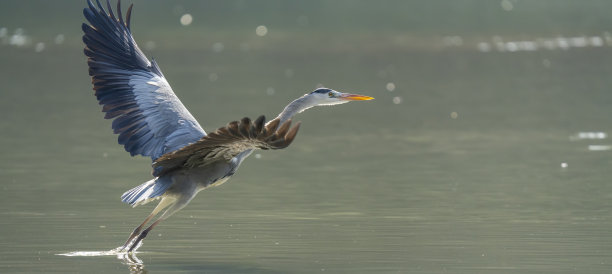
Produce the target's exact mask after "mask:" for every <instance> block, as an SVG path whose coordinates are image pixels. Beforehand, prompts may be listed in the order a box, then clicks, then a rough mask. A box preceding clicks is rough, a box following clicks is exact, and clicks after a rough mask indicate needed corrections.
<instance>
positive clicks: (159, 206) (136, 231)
mask: <svg viewBox="0 0 612 274" xmlns="http://www.w3.org/2000/svg"><path fill="white" fill-rule="evenodd" d="M174 202H175V200H174V199H168V198H166V197H164V198H162V200H161V201H160V202H159V204H157V206H156V207H155V209H153V212H151V214H150V215H149V216H148V217H147V218H146V219H145V220H144V222H142V224H140V225H139V226H138V227H136V228H135V229H134V231H132V234H130V237H129V238H128V239H127V241H125V244H123V246H121V247H119V248H117V249H116V250H117V251H123V250H125V249H126V248H127V247H128V246H129V245H130V243H131V242H132V241H134V238H136V236H138V235H140V234H141V233H140V231H141V230H142V228H143V227H144V226H145V225H146V224H147V223H148V222H149V221H150V220H151V219H152V218H153V217H154V216H155V215H157V214H158V213H159V212H160V211H161V210H162V209H164V208H166V207H168V206H169V205H171V204H173V203H174ZM143 238H144V237H143ZM133 248H134V245H132V248H130V250H131V249H133Z"/></svg>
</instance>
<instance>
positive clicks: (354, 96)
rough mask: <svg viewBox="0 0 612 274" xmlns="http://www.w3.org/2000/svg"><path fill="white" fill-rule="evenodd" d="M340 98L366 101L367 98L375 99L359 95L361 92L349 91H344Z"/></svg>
mask: <svg viewBox="0 0 612 274" xmlns="http://www.w3.org/2000/svg"><path fill="white" fill-rule="evenodd" d="M338 98H339V99H342V100H348V101H366V100H372V99H374V97H370V96H365V95H359V94H349V93H342V95H340V97H338Z"/></svg>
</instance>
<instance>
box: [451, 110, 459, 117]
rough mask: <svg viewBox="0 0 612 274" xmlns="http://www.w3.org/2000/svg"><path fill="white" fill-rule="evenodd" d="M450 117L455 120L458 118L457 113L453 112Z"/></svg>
mask: <svg viewBox="0 0 612 274" xmlns="http://www.w3.org/2000/svg"><path fill="white" fill-rule="evenodd" d="M450 117H451V119H457V118H459V113H457V112H455V111H453V112H451V114H450Z"/></svg>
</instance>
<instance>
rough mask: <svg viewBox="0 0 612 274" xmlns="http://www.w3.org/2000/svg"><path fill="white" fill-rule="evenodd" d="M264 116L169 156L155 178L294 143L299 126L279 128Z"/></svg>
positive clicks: (160, 163) (155, 165) (157, 168)
mask: <svg viewBox="0 0 612 274" xmlns="http://www.w3.org/2000/svg"><path fill="white" fill-rule="evenodd" d="M264 121H265V117H264V116H260V117H259V118H257V119H256V120H255V121H251V119H249V118H246V117H245V118H243V119H242V120H240V121H233V122H230V123H228V124H227V126H225V127H221V128H219V129H217V130H216V131H214V132H212V133H210V134H208V135H206V136H205V137H203V138H202V139H200V140H199V141H197V142H195V143H193V144H190V145H188V146H185V147H183V148H181V149H179V150H177V151H174V152H171V153H168V154H165V155H163V156H162V157H160V158H159V159H157V160H156V161H155V162H154V163H153V170H154V172H153V175H155V176H161V175H163V174H166V173H168V172H170V171H172V170H175V169H177V168H193V167H198V166H204V165H207V164H209V163H213V162H216V161H231V160H232V158H234V157H236V156H237V155H238V154H240V153H241V152H243V151H246V150H250V149H282V148H286V147H287V146H289V145H290V144H291V142H293V139H295V136H296V134H297V132H298V130H299V128H300V123H299V122H298V123H296V125H295V126H293V127H291V120H287V121H286V122H284V123H283V124H282V125H280V126H279V121H278V119H275V120H272V121H270V122H269V123H268V124H267V125H264Z"/></svg>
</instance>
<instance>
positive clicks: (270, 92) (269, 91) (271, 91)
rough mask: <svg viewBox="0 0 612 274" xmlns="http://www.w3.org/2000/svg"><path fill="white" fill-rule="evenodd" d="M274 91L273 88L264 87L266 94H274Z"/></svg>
mask: <svg viewBox="0 0 612 274" xmlns="http://www.w3.org/2000/svg"><path fill="white" fill-rule="evenodd" d="M274 93H276V91H275V90H274V88H271V87H270V88H267V89H266V94H268V95H274Z"/></svg>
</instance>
